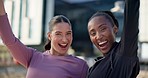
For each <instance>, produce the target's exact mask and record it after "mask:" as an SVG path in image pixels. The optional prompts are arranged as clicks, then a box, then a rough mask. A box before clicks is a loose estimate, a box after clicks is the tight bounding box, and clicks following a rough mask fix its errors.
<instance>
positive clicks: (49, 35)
mask: <svg viewBox="0 0 148 78" xmlns="http://www.w3.org/2000/svg"><path fill="white" fill-rule="evenodd" d="M47 37H48V39H49V40H51V33H50V32H48V33H47Z"/></svg>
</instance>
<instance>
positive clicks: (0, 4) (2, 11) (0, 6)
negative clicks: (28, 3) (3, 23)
mask: <svg viewBox="0 0 148 78" xmlns="http://www.w3.org/2000/svg"><path fill="white" fill-rule="evenodd" d="M3 3H4V2H3V0H0V16H1V15H5V13H6V12H5V9H4V4H3Z"/></svg>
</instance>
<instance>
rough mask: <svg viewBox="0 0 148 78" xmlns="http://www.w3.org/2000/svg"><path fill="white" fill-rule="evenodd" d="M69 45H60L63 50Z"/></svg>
mask: <svg viewBox="0 0 148 78" xmlns="http://www.w3.org/2000/svg"><path fill="white" fill-rule="evenodd" d="M67 45H68V44H59V46H60V47H61V48H66V47H67Z"/></svg>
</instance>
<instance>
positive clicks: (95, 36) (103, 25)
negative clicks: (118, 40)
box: [88, 16, 118, 55]
mask: <svg viewBox="0 0 148 78" xmlns="http://www.w3.org/2000/svg"><path fill="white" fill-rule="evenodd" d="M117 30H118V28H117V27H116V26H115V25H113V24H112V23H111V21H109V20H108V19H107V18H106V17H105V16H96V17H93V18H92V19H91V20H90V21H89V22H88V32H89V36H90V39H91V41H92V42H93V43H94V44H95V46H96V47H97V48H98V49H99V50H100V51H101V52H102V54H103V55H105V54H106V53H107V52H108V51H109V50H110V49H111V47H112V45H113V43H114V42H115V34H116V33H117Z"/></svg>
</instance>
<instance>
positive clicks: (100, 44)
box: [98, 41, 108, 50]
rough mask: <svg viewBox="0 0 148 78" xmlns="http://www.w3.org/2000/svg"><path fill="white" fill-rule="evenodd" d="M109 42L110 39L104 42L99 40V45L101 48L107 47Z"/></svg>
mask: <svg viewBox="0 0 148 78" xmlns="http://www.w3.org/2000/svg"><path fill="white" fill-rule="evenodd" d="M107 43H108V41H102V42H99V43H98V45H99V47H100V49H102V50H103V49H106V48H107Z"/></svg>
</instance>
